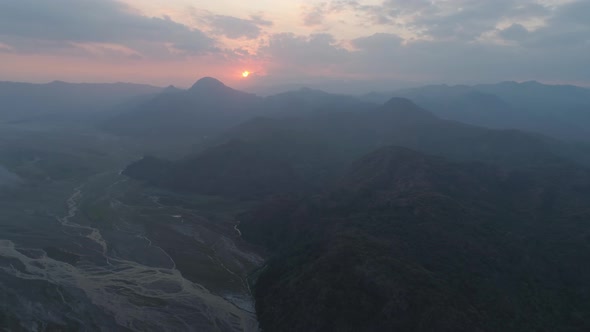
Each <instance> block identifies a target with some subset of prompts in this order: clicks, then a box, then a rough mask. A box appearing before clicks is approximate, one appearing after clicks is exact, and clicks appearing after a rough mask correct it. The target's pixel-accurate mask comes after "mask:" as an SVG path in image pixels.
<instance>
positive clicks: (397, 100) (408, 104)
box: [385, 97, 420, 109]
mask: <svg viewBox="0 0 590 332" xmlns="http://www.w3.org/2000/svg"><path fill="white" fill-rule="evenodd" d="M385 106H386V107H387V108H412V109H413V108H420V107H418V105H416V104H414V102H413V101H411V100H409V99H407V98H401V97H393V98H391V99H389V101H387V102H386V103H385Z"/></svg>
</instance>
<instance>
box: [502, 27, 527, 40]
mask: <svg viewBox="0 0 590 332" xmlns="http://www.w3.org/2000/svg"><path fill="white" fill-rule="evenodd" d="M499 35H500V36H501V37H502V38H504V39H506V40H514V41H522V40H524V39H526V38H527V37H528V36H529V31H528V30H527V28H525V27H524V26H523V25H522V24H518V23H514V24H512V25H511V26H509V27H508V28H506V29H502V30H500V31H499Z"/></svg>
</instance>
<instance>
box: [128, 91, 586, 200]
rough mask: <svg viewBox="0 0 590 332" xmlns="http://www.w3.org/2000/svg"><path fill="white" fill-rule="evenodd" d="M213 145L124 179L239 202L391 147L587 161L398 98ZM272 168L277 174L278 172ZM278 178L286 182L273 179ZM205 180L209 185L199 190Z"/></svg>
mask: <svg viewBox="0 0 590 332" xmlns="http://www.w3.org/2000/svg"><path fill="white" fill-rule="evenodd" d="M219 141H220V144H219V145H217V146H213V147H211V148H210V149H209V150H208V151H206V152H205V153H204V154H203V155H197V156H196V157H192V158H188V159H187V160H185V161H182V162H177V163H173V165H174V167H175V168H173V171H169V172H168V173H169V175H167V176H163V175H162V174H163V173H166V171H162V170H159V169H158V165H160V164H161V163H164V162H163V161H157V162H154V161H152V160H151V159H149V160H148V161H149V162H146V161H140V162H138V163H136V164H133V165H131V166H130V167H129V168H128V169H127V171H126V173H125V174H127V175H129V176H131V177H134V178H137V179H139V180H143V181H147V182H150V183H152V184H156V185H163V186H166V187H168V188H173V189H174V188H175V189H179V190H189V191H194V192H200V193H205V192H206V193H211V192H213V189H212V187H214V186H215V185H214V183H218V184H219V185H218V188H217V189H216V190H217V193H218V194H223V193H226V194H229V193H231V194H232V195H234V196H235V195H238V196H246V195H248V192H249V191H252V192H256V195H258V194H265V195H270V194H280V193H285V192H305V191H313V190H319V189H320V188H323V187H324V186H326V185H327V184H330V183H331V182H332V181H334V180H335V179H336V178H337V177H338V176H339V175H341V174H342V172H343V171H345V170H346V168H347V167H348V165H349V164H350V163H351V162H352V161H353V160H354V159H356V158H359V157H360V156H362V155H363V154H366V153H368V152H369V151H371V150H373V149H376V148H379V147H382V146H386V145H391V144H395V145H399V146H404V147H408V148H412V149H416V150H418V151H421V152H425V153H431V154H436V155H441V156H446V157H448V158H451V159H453V160H471V161H486V162H490V163H494V164H498V165H503V166H507V167H525V166H532V165H539V164H541V165H547V164H561V163H566V162H567V160H568V159H572V160H575V161H578V162H587V160H586V159H584V158H587V157H588V154H585V153H583V152H579V151H578V150H577V149H576V148H575V147H572V146H570V145H567V144H564V143H561V142H559V141H555V140H552V139H549V138H545V137H542V136H537V135H532V134H527V133H524V132H519V131H514V130H492V129H486V128H481V127H475V126H469V125H465V124H461V123H458V122H452V121H447V120H441V119H439V118H437V117H436V116H435V115H433V114H432V113H430V112H428V111H426V110H424V109H422V108H420V107H419V106H417V105H415V104H414V103H412V102H411V101H409V100H407V99H403V98H393V99H391V100H390V101H388V102H387V103H386V104H385V105H383V106H380V107H376V108H374V109H372V110H369V111H364V112H340V111H334V112H319V113H317V112H316V113H309V114H305V115H303V116H298V117H282V118H281V117H278V118H256V119H253V120H251V121H248V122H246V123H244V124H242V125H239V126H237V127H235V128H233V129H232V130H230V131H228V132H227V133H226V134H225V135H224V137H223V138H221V139H220V140H219ZM223 142H230V143H228V144H224V143H223ZM236 142H240V143H239V144H238V143H236ZM212 155H214V156H216V158H215V162H207V163H205V162H203V159H202V158H205V156H212ZM269 161H272V163H270V164H269V165H274V166H273V167H277V168H276V169H273V170H272V171H270V172H271V174H273V176H276V177H275V178H273V180H272V181H273V182H276V183H277V185H276V186H273V187H272V189H268V190H261V191H259V190H257V189H255V188H257V187H266V186H267V184H266V183H267V182H268V181H269V179H268V178H265V177H264V176H262V175H261V174H260V175H258V174H256V172H258V171H256V170H258V169H259V171H260V172H264V171H265V170H264V169H265V166H264V165H265V163H267V162H269ZM279 164H280V165H281V169H282V171H279V170H278V166H277V165H279ZM227 165H233V166H232V167H233V168H231V169H227V173H226V174H225V175H224V176H220V177H217V176H216V175H215V174H217V172H218V171H219V170H220V169H226V167H229V166H227ZM242 168H243V169H244V170H247V171H243V170H242ZM150 170H151V174H150ZM253 174H255V175H253ZM208 176H211V179H207V177H208ZM279 176H285V177H288V178H285V179H283V180H282V181H280V180H279ZM192 177H197V178H196V179H194V180H192ZM223 177H226V180H223V179H222V178H223ZM164 178H165V179H166V180H163V179H164ZM230 178H231V179H232V180H231V181H230V180H229V179H230ZM213 179H215V181H217V182H215V181H214V180H213ZM292 179H296V181H291V180H292ZM205 180H211V183H210V184H207V185H203V184H202V183H203V181H205ZM245 183H248V185H244V184H245ZM279 183H280V185H278V184H279ZM290 186H291V187H290Z"/></svg>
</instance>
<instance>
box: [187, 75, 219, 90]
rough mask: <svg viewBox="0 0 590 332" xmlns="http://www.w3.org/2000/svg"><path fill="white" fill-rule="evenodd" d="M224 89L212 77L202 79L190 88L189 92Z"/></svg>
mask: <svg viewBox="0 0 590 332" xmlns="http://www.w3.org/2000/svg"><path fill="white" fill-rule="evenodd" d="M225 88H227V86H226V85H225V84H223V83H222V82H221V81H220V80H218V79H216V78H213V77H203V78H201V79H200V80H198V81H197V83H195V84H194V85H193V86H192V87H191V90H219V89H225Z"/></svg>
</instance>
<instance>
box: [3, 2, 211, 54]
mask: <svg viewBox="0 0 590 332" xmlns="http://www.w3.org/2000/svg"><path fill="white" fill-rule="evenodd" d="M0 38H1V39H2V40H3V41H4V42H6V41H7V40H10V41H12V42H13V43H14V44H27V43H28V44H31V43H37V45H38V49H37V50H38V51H41V50H42V49H43V46H44V45H46V44H47V43H53V44H54V45H55V44H61V45H62V46H63V47H64V48H68V47H71V43H76V44H80V43H90V44H97V43H98V44H108V45H115V44H117V45H121V47H125V48H129V49H135V50H139V51H140V53H143V52H146V51H149V50H155V49H157V52H156V54H155V55H162V54H169V53H170V51H171V50H174V51H180V52H185V53H190V54H198V53H206V52H209V51H211V50H212V49H213V47H214V44H215V42H214V40H212V39H211V38H209V37H208V36H206V35H205V34H204V33H203V32H201V31H200V30H197V29H192V28H189V27H188V26H186V25H183V24H180V23H177V22H175V21H173V20H172V19H170V18H169V17H161V18H160V17H146V16H143V15H141V14H139V13H137V12H135V11H134V10H133V9H132V8H129V7H127V6H126V5H124V4H123V3H121V2H118V1H115V0H84V1H81V0H52V1H37V0H3V1H2V2H1V3H0ZM11 46H15V45H12V44H11ZM15 48H17V50H18V45H16V46H15ZM29 51H30V50H29ZM146 55H148V56H149V55H150V54H146Z"/></svg>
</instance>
